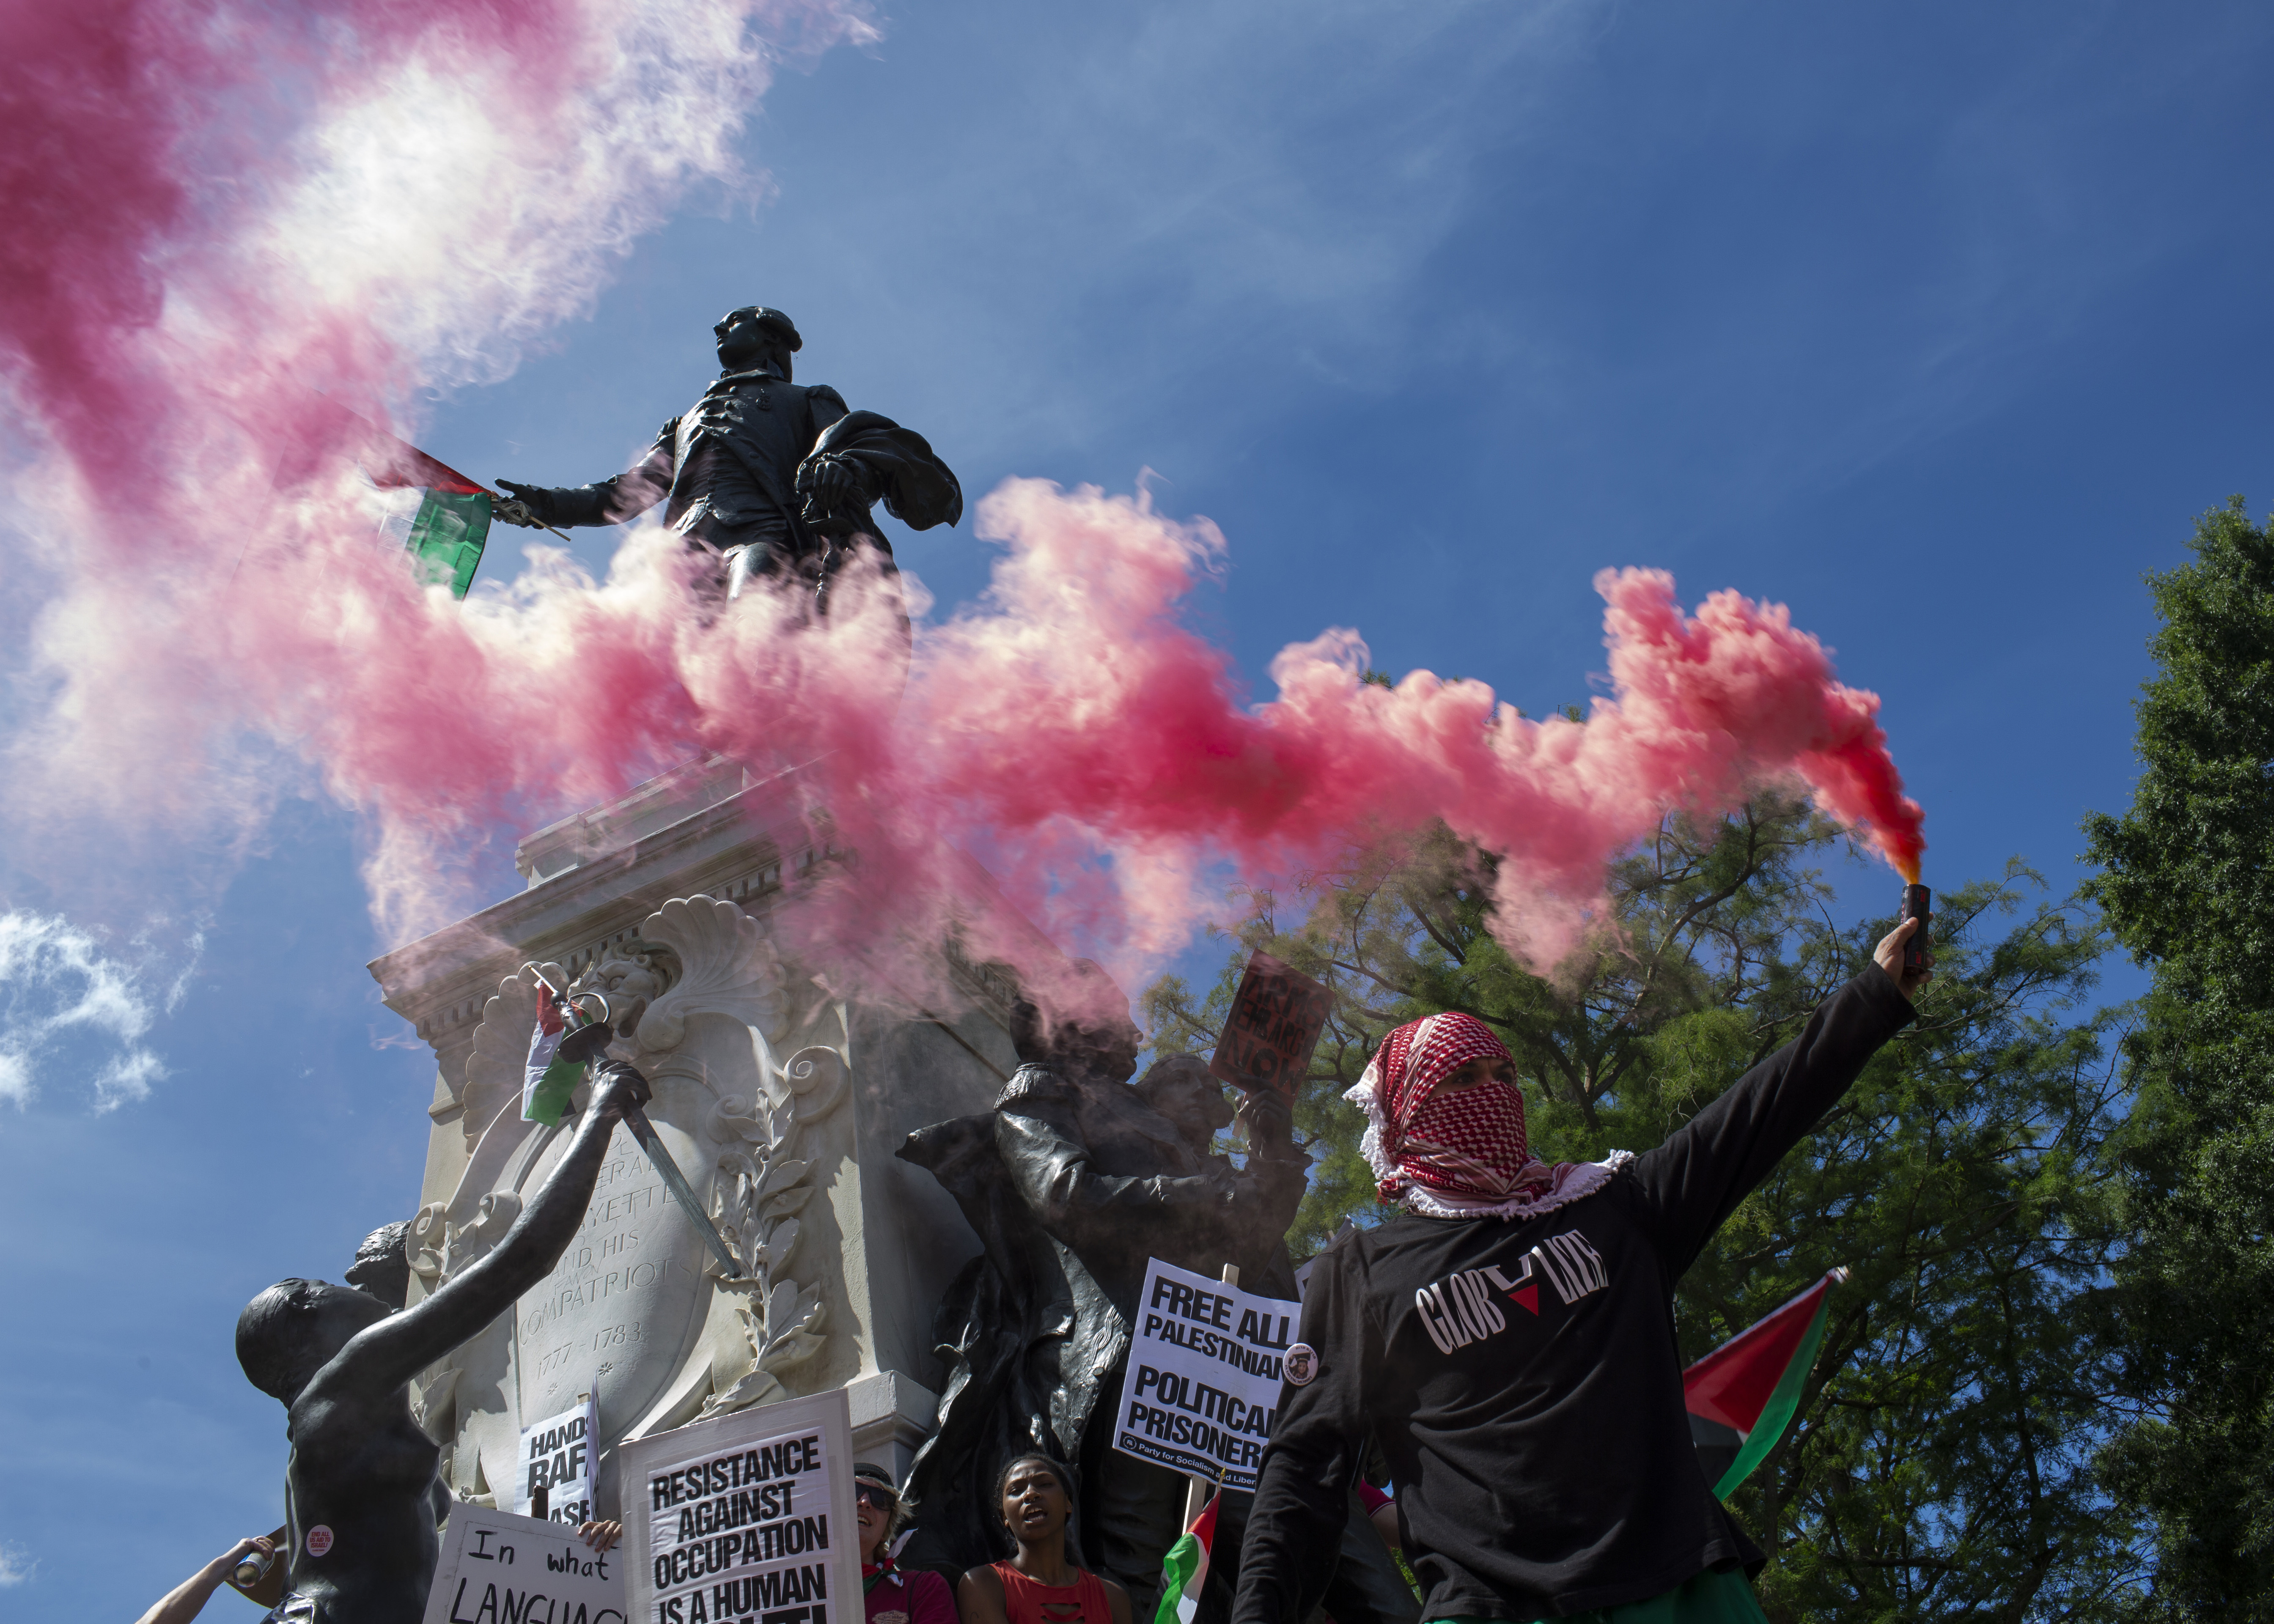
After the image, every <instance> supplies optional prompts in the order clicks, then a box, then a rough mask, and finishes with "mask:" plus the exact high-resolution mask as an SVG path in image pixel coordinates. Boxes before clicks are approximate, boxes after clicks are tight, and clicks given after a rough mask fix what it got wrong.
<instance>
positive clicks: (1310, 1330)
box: [1231, 1243, 1375, 1624]
mask: <svg viewBox="0 0 2274 1624" xmlns="http://www.w3.org/2000/svg"><path fill="white" fill-rule="evenodd" d="M1357 1252H1358V1249H1357V1247H1355V1246H1353V1245H1351V1244H1348V1243H1345V1244H1343V1245H1340V1246H1337V1247H1336V1248H1334V1249H1333V1250H1332V1251H1331V1252H1329V1254H1328V1255H1327V1256H1326V1257H1325V1258H1323V1259H1321V1260H1320V1264H1319V1267H1316V1268H1314V1269H1313V1270H1312V1271H1311V1281H1310V1289H1309V1290H1308V1291H1307V1292H1306V1294H1305V1297H1304V1300H1303V1335H1302V1340H1303V1342H1304V1343H1305V1345H1306V1346H1307V1347H1309V1348H1310V1349H1311V1350H1312V1352H1313V1353H1314V1355H1315V1356H1316V1357H1317V1361H1318V1374H1317V1375H1316V1376H1315V1377H1314V1378H1313V1379H1312V1380H1310V1381H1309V1382H1307V1383H1306V1384H1305V1385H1303V1386H1301V1387H1298V1386H1296V1385H1295V1384H1294V1383H1292V1382H1289V1383H1287V1384H1286V1385H1285V1386H1284V1387H1281V1388H1280V1390H1279V1417H1278V1420H1277V1421H1276V1423H1275V1424H1274V1425H1273V1426H1272V1429H1271V1442H1270V1444H1269V1446H1268V1447H1266V1448H1265V1449H1264V1451H1263V1462H1262V1464H1261V1468H1260V1469H1259V1471H1258V1475H1257V1479H1256V1485H1255V1503H1254V1506H1253V1507H1250V1508H1249V1510H1248V1514H1247V1538H1246V1542H1245V1543H1244V1544H1243V1545H1241V1547H1240V1554H1239V1594H1238V1596H1237V1598H1235V1599H1234V1601H1233V1603H1232V1608H1231V1620H1232V1624H1301V1620H1305V1619H1307V1618H1308V1617H1310V1616H1311V1613H1312V1610H1313V1609H1314V1608H1315V1607H1317V1606H1318V1605H1319V1602H1320V1599H1321V1598H1322V1597H1323V1596H1325V1594H1326V1591H1327V1583H1328V1581H1329V1580H1330V1579H1332V1578H1333V1577H1334V1574H1335V1563H1336V1560H1337V1552H1338V1551H1339V1549H1340V1546H1341V1542H1342V1537H1343V1525H1344V1522H1347V1521H1348V1520H1349V1518H1350V1503H1351V1485H1352V1482H1353V1481H1354V1480H1355V1479H1356V1478H1357V1477H1358V1469H1359V1462H1361V1460H1362V1459H1363V1458H1364V1456H1365V1454H1366V1444H1367V1437H1368V1435H1369V1432H1370V1431H1371V1425H1372V1424H1371V1423H1370V1422H1369V1421H1368V1419H1367V1364H1368V1362H1367V1352H1368V1350H1369V1348H1370V1347H1371V1346H1372V1344H1373V1343H1374V1340H1375V1339H1374V1337H1373V1336H1371V1335H1369V1334H1368V1332H1367V1325H1366V1314H1365V1290H1364V1281H1363V1279H1362V1277H1361V1275H1360V1274H1359V1269H1358V1267H1357V1266H1356V1265H1357Z"/></svg>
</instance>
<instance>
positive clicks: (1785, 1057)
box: [1232, 966, 1911, 1624]
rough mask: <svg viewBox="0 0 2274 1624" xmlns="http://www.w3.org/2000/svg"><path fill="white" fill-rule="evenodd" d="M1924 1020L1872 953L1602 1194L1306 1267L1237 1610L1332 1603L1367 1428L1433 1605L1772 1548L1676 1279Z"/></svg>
mask: <svg viewBox="0 0 2274 1624" xmlns="http://www.w3.org/2000/svg"><path fill="white" fill-rule="evenodd" d="M1909 1019H1911V1005H1910V1001H1909V999H1907V998H1906V997H1904V996H1903V995H1902V992H1901V989H1899V988H1897V987H1896V985H1895V983H1894V981H1892V980H1891V979H1890V978H1889V977H1888V976H1887V974H1886V972H1885V971H1883V970H1881V969H1879V967H1878V966H1872V967H1871V968H1870V969H1867V970H1865V971H1864V973H1863V974H1861V975H1859V976H1857V977H1856V979H1855V980H1854V981H1850V982H1849V983H1848V984H1847V985H1846V986H1845V987H1843V988H1841V989H1840V990H1839V991H1838V992H1837V993H1835V994H1834V995H1833V996H1831V997H1830V998H1828V999H1826V1001H1825V1003H1824V1004H1822V1005H1821V1006H1820V1007H1819V1008H1818V1010H1817V1011H1816V1012H1815V1014H1814V1015H1812V1016H1811V1017H1810V1019H1809V1022H1808V1025H1807V1026H1806V1027H1805V1028H1804V1029H1803V1031H1802V1033H1801V1034H1800V1035H1799V1036H1798V1037H1797V1038H1796V1039H1794V1040H1793V1041H1791V1042H1789V1043H1788V1044H1786V1045H1785V1046H1784V1047H1783V1048H1782V1049H1779V1050H1777V1051H1776V1053H1774V1054H1773V1055H1771V1056H1769V1057H1768V1058H1767V1059H1766V1060H1764V1061H1762V1062H1761V1063H1760V1064H1758V1065H1757V1066H1755V1067H1753V1068H1752V1070H1751V1071H1748V1072H1746V1073H1745V1075H1744V1076H1743V1078H1741V1079H1738V1081H1737V1082H1736V1084H1734V1085H1733V1086H1731V1087H1730V1088H1729V1089H1728V1092H1727V1093H1725V1094H1722V1095H1721V1098H1719V1099H1717V1100H1715V1101H1713V1103H1712V1104H1710V1105H1708V1106H1707V1107H1706V1109H1704V1110H1702V1111H1700V1112H1698V1115H1697V1116H1695V1117H1694V1118H1692V1119H1691V1120H1690V1122H1689V1123H1688V1124H1685V1125H1684V1126H1683V1127H1682V1128H1681V1129H1679V1130H1677V1131H1676V1132H1674V1133H1673V1134H1671V1135H1669V1136H1668V1139H1667V1140H1666V1142H1665V1143H1664V1144H1662V1145H1660V1147H1658V1148H1657V1149H1655V1150H1653V1151H1650V1152H1647V1153H1645V1154H1643V1155H1640V1156H1638V1157H1636V1158H1634V1159H1633V1160H1631V1161H1630V1162H1627V1163H1626V1164H1625V1165H1624V1166H1623V1167H1622V1168H1621V1169H1619V1170H1618V1171H1617V1172H1615V1173H1614V1174H1613V1175H1611V1177H1609V1179H1608V1181H1607V1182H1606V1183H1605V1184H1603V1185H1602V1187H1601V1188H1600V1189H1599V1190H1597V1191H1595V1192H1593V1193H1592V1194H1589V1195H1586V1196H1584V1197H1582V1198H1580V1199H1577V1200H1576V1201H1573V1202H1571V1203H1570V1205H1568V1206H1564V1207H1559V1208H1557V1209H1556V1210H1555V1211H1553V1212H1549V1213H1547V1214H1543V1215H1541V1216H1539V1217H1535V1218H1532V1219H1528V1220H1524V1219H1516V1220H1510V1219H1501V1218H1425V1217H1421V1216H1419V1215H1418V1214H1411V1213H1408V1214H1402V1215H1400V1216H1398V1217H1396V1218H1392V1219H1390V1220H1389V1221H1388V1222H1384V1223H1382V1225H1380V1226H1379V1227H1377V1228H1374V1229H1358V1230H1353V1231H1352V1232H1350V1233H1348V1234H1346V1235H1344V1237H1342V1238H1341V1239H1340V1240H1339V1241H1338V1242H1337V1244H1335V1245H1333V1246H1332V1247H1331V1248H1329V1250H1328V1251H1327V1252H1325V1253H1324V1254H1322V1256H1321V1259H1320V1260H1319V1263H1318V1266H1317V1267H1315V1268H1314V1269H1313V1270H1312V1271H1311V1275H1310V1283H1309V1287H1308V1290H1307V1292H1306V1297H1305V1300H1304V1304H1303V1319H1302V1326H1303V1329H1302V1342H1303V1344H1304V1345H1305V1346H1306V1347H1307V1348H1308V1349H1309V1350H1311V1353H1312V1355H1313V1360H1312V1363H1311V1367H1310V1372H1309V1379H1308V1380H1306V1381H1304V1382H1303V1383H1301V1384H1300V1385H1298V1384H1296V1383H1295V1382H1294V1381H1293V1380H1292V1379H1290V1380H1289V1382H1288V1385H1287V1386H1286V1387H1284V1389H1283V1392H1282V1396H1281V1399H1280V1410H1279V1417H1278V1423H1277V1425H1276V1428H1275V1430H1274V1432H1273V1435H1272V1439H1271V1443H1270V1446H1269V1448H1268V1449H1267V1450H1266V1451H1265V1453H1264V1456H1263V1461H1262V1464H1261V1480H1260V1482H1259V1483H1258V1485H1257V1487H1256V1493H1255V1505H1254V1510H1253V1512H1252V1513H1251V1514H1250V1515H1249V1518H1248V1523H1247V1538H1246V1545H1245V1547H1244V1549H1243V1552H1242V1554H1241V1560H1240V1572H1239V1599H1238V1601H1237V1602H1236V1603H1235V1605H1234V1607H1233V1612H1232V1624H1292V1621H1293V1620H1301V1619H1303V1618H1306V1617H1307V1616H1308V1615H1309V1613H1310V1612H1311V1609H1312V1608H1313V1607H1314V1605H1317V1601H1318V1598H1319V1596H1320V1594H1321V1592H1322V1590H1324V1588H1325V1583H1326V1580H1327V1577H1328V1575H1329V1570H1330V1566H1331V1564H1330V1563H1329V1562H1328V1561H1326V1560H1322V1558H1324V1557H1325V1556H1326V1554H1327V1553H1331V1552H1332V1551H1333V1550H1334V1548H1335V1542H1336V1540H1337V1537H1338V1536H1339V1534H1340V1532H1341V1530H1342V1525H1343V1521H1344V1517H1345V1515H1347V1507H1348V1505H1349V1490H1350V1485H1351V1483H1352V1478H1353V1477H1355V1476H1356V1474H1357V1471H1358V1467H1359V1461H1360V1459H1361V1458H1362V1457H1363V1455H1364V1454H1365V1452H1366V1440H1367V1435H1368V1433H1372V1434H1373V1435H1374V1437H1375V1438H1377V1439H1378V1440H1380V1442H1381V1445H1382V1452H1383V1454H1384V1455H1386V1456H1387V1457H1388V1460H1389V1475H1390V1478H1391V1480H1392V1481H1393V1482H1394V1483H1396V1484H1397V1507H1398V1517H1399V1522H1400V1526H1401V1527H1402V1529H1403V1530H1404V1551H1405V1560H1406V1561H1407V1562H1408V1563H1409V1564H1410V1565H1411V1566H1412V1569H1413V1572H1414V1574H1415V1575H1416V1576H1417V1577H1418V1578H1419V1580H1420V1582H1421V1587H1422V1591H1423V1597H1424V1599H1423V1602H1422V1606H1421V1618H1422V1619H1423V1620H1425V1624H1426V1621H1427V1620H1438V1619H1450V1618H1459V1617H1478V1618H1495V1619H1513V1620H1532V1619H1540V1618H1555V1617H1560V1616H1562V1615H1564V1614H1568V1613H1583V1612H1588V1611H1591V1610H1593V1609H1596V1608H1602V1607H1613V1606H1617V1605H1621V1604H1623V1603H1626V1602H1631V1601H1640V1600H1643V1599H1645V1598H1648V1597H1652V1596H1655V1595H1658V1594H1660V1593H1661V1592H1662V1591H1666V1590H1672V1589H1674V1588H1675V1586H1677V1585H1680V1584H1682V1583H1683V1582H1685V1581H1686V1580H1689V1579H1690V1578H1692V1577H1694V1576H1695V1575H1698V1573H1700V1572H1701V1571H1703V1570H1704V1569H1706V1568H1734V1567H1736V1566H1738V1565H1740V1564H1742V1565H1743V1566H1745V1567H1747V1568H1756V1567H1758V1563H1759V1560H1760V1556H1759V1553H1758V1551H1756V1550H1755V1549H1754V1548H1753V1546H1752V1545H1751V1542H1750V1541H1748V1540H1747V1539H1746V1538H1744V1536H1743V1534H1741V1533H1740V1532H1738V1530H1737V1529H1736V1526H1735V1525H1734V1524H1733V1523H1732V1522H1730V1521H1729V1518H1728V1514H1727V1513H1726V1512H1724V1511H1723V1510H1722V1508H1721V1505H1720V1504H1719V1503H1718V1502H1717V1501H1716V1500H1714V1499H1713V1493H1712V1491H1711V1489H1710V1488H1709V1486H1708V1485H1707V1484H1706V1478H1705V1474H1704V1472H1703V1471H1702V1470H1701V1469H1700V1468H1699V1466H1698V1455H1697V1451H1696V1449H1695V1447H1693V1446H1692V1444H1691V1442H1690V1423H1689V1417H1688V1413H1687V1411H1686V1410H1684V1408H1683V1399H1682V1360H1681V1356H1680V1354H1679V1353H1678V1352H1677V1350H1676V1348H1675V1335H1674V1286H1675V1282H1676V1281H1677V1280H1679V1279H1680V1278H1681V1277H1682V1274H1683V1271H1684V1270H1686V1269H1687V1268H1689V1267H1690V1264H1691V1263H1692V1262H1693V1261H1694V1260H1695V1259H1697V1256H1698V1252H1700V1251H1701V1250H1702V1249H1703V1248H1704V1246H1705V1244H1706V1240H1707V1238H1708V1237H1711V1236H1712V1235H1713V1231H1714V1230H1715V1229H1718V1228H1719V1227H1720V1226H1721V1222H1722V1221H1723V1220H1725V1219H1726V1218H1728V1215H1729V1214H1730V1213H1731V1212H1733V1211H1734V1210H1735V1209H1736V1206H1737V1203H1738V1202H1739V1201H1741V1200H1743V1199H1744V1197H1745V1195H1746V1194H1747V1192H1750V1191H1751V1190H1752V1189H1753V1188H1754V1186H1755V1185H1757V1184H1759V1183H1760V1182H1761V1181H1762V1180H1763V1179H1764V1178H1766V1177H1768V1175H1769V1173H1770V1171H1771V1170H1772V1169H1774V1168H1775V1166H1776V1164H1777V1162H1778V1161H1779V1160H1780V1159H1781V1158H1782V1157H1783V1155H1784V1154H1785V1153H1786V1152H1787V1151H1788V1150H1790V1149H1791V1148H1792V1147H1793V1146H1795V1145H1796V1144H1797V1143H1798V1142H1799V1141H1800V1139H1801V1138H1802V1137H1803V1135H1804V1134H1806V1133H1807V1132H1808V1131H1809V1130H1810V1129H1811V1128H1812V1127H1813V1126H1814V1125H1815V1124H1816V1123H1817V1121H1818V1118H1820V1117H1821V1116H1823V1115H1824V1114H1825V1112H1826V1111H1827V1110H1828V1109H1831V1107H1832V1106H1833V1105H1834V1103H1836V1102H1837V1101H1838V1100H1839V1099H1840V1097H1841V1094H1845V1093H1846V1092H1847V1090H1848V1087H1849V1085H1850V1084H1851V1083H1853V1082H1854V1081H1855V1080H1856V1076H1857V1074H1858V1073H1859V1072H1861V1071H1862V1070H1863V1069H1864V1063H1865V1062H1866V1061H1867V1060H1869V1059H1870V1058H1871V1055H1872V1054H1873V1052H1874V1051H1875V1050H1877V1049H1879V1046H1880V1045H1881V1044H1883V1043H1885V1042H1886V1041H1887V1040H1888V1039H1889V1038H1890V1037H1892V1036H1894V1034H1895V1033H1896V1032H1897V1031H1899V1030H1900V1029H1901V1027H1902V1026H1904V1025H1905V1024H1906V1023H1907V1022H1908V1021H1909ZM1290 1353H1291V1357H1290V1358H1289V1361H1288V1368H1289V1371H1290V1372H1291V1378H1292V1376H1293V1375H1295V1374H1301V1373H1303V1372H1304V1370H1305V1362H1304V1361H1303V1360H1302V1359H1300V1358H1299V1357H1293V1356H1294V1353H1295V1350H1290Z"/></svg>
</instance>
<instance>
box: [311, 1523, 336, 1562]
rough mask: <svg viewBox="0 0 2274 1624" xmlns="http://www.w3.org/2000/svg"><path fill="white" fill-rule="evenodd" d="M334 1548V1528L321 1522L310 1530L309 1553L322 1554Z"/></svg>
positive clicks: (312, 1554) (313, 1554)
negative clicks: (331, 1528)
mask: <svg viewBox="0 0 2274 1624" xmlns="http://www.w3.org/2000/svg"><path fill="white" fill-rule="evenodd" d="M331 1548H332V1530H330V1529H329V1528H328V1526H326V1525H325V1524H323V1523H321V1522H319V1523H317V1524H316V1526H315V1527H313V1528H312V1529H310V1530H308V1554H309V1555H310V1556H321V1555H323V1554H324V1553H325V1552H327V1551H328V1550H330V1549H331Z"/></svg>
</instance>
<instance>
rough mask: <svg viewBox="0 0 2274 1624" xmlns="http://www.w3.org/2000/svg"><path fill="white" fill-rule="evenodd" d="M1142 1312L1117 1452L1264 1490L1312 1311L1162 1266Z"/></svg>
mask: <svg viewBox="0 0 2274 1624" xmlns="http://www.w3.org/2000/svg"><path fill="white" fill-rule="evenodd" d="M1138 1311H1139V1312H1138V1315H1137V1322H1136V1324H1135V1325H1134V1326H1133V1327H1131V1335H1130V1340H1129V1373H1128V1374H1127V1375H1126V1376H1125V1377H1124V1378H1123V1379H1122V1382H1121V1410H1120V1413H1119V1414H1118V1416H1117V1417H1115V1425H1114V1429H1113V1447H1115V1448H1117V1449H1118V1450H1120V1451H1121V1452H1122V1453H1123V1454H1125V1455H1136V1456H1138V1457H1139V1458H1140V1459H1141V1460H1147V1461H1153V1462H1158V1463H1159V1464H1161V1465H1163V1466H1167V1467H1171V1468H1173V1469H1174V1470H1178V1471H1180V1472H1186V1473H1188V1474H1190V1475H1191V1476H1193V1477H1205V1478H1207V1479H1209V1481H1210V1482H1213V1483H1220V1484H1222V1485H1224V1487H1226V1488H1231V1489H1253V1488H1254V1486H1255V1471H1256V1468H1257V1466H1258V1465H1259V1464H1261V1462H1262V1459H1263V1446H1264V1445H1265V1444H1266V1443H1268V1442H1269V1441H1270V1439H1271V1426H1272V1423H1273V1422H1274V1421H1276V1419H1277V1418H1278V1413H1279V1408H1278V1407H1279V1384H1280V1381H1281V1380H1282V1379H1283V1378H1284V1375H1285V1373H1286V1372H1285V1365H1284V1360H1285V1357H1286V1353H1287V1348H1288V1344H1289V1343H1290V1342H1291V1341H1292V1340H1293V1339H1294V1335H1295V1327H1296V1323H1297V1320H1298V1319H1299V1316H1300V1315H1301V1313H1302V1305H1301V1304H1298V1303H1290V1302H1286V1301H1284V1300H1282V1299H1281V1298H1278V1297H1257V1296H1254V1294H1253V1293H1250V1292H1246V1291H1242V1290H1241V1289H1239V1287H1237V1286H1227V1285H1224V1284H1222V1283H1220V1282H1216V1281H1213V1280H1210V1279H1209V1278H1208V1277H1207V1276H1205V1275H1202V1274H1193V1272H1192V1271H1191V1270H1189V1269H1180V1268H1178V1267H1176V1266H1175V1265H1173V1264H1169V1263H1163V1262H1162V1261H1161V1260H1160V1259H1158V1258H1155V1259H1151V1260H1150V1261H1149V1263H1148V1267H1147V1268H1146V1270H1145V1289H1144V1292H1143V1294H1142V1296H1141V1297H1139V1299H1138Z"/></svg>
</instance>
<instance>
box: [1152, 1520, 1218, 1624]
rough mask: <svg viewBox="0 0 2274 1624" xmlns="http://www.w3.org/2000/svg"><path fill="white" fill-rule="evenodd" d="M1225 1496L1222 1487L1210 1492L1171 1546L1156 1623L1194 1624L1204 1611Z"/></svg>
mask: <svg viewBox="0 0 2274 1624" xmlns="http://www.w3.org/2000/svg"><path fill="white" fill-rule="evenodd" d="M1223 1498H1224V1491H1223V1490H1222V1489H1218V1490H1217V1491H1216V1492H1215V1493H1213V1494H1211V1495H1209V1502H1208V1504H1207V1505H1205V1506H1202V1507H1201V1514H1200V1515H1198V1516H1196V1517H1194V1518H1193V1525H1192V1526H1191V1527H1190V1528H1188V1529H1186V1530H1185V1531H1184V1532H1183V1533H1182V1534H1180V1535H1178V1537H1177V1543H1176V1544H1174V1545H1171V1546H1170V1547H1169V1554H1168V1557H1167V1559H1166V1560H1163V1562H1162V1564H1161V1610H1160V1611H1159V1612H1158V1613H1155V1614H1154V1615H1153V1624H1193V1614H1194V1613H1198V1612H1199V1611H1200V1610H1201V1586H1202V1585H1204V1584H1206V1583H1208V1570H1209V1550H1210V1549H1211V1548H1212V1547H1213V1546H1214V1545H1216V1502H1217V1501H1218V1500H1222V1499H1223Z"/></svg>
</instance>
